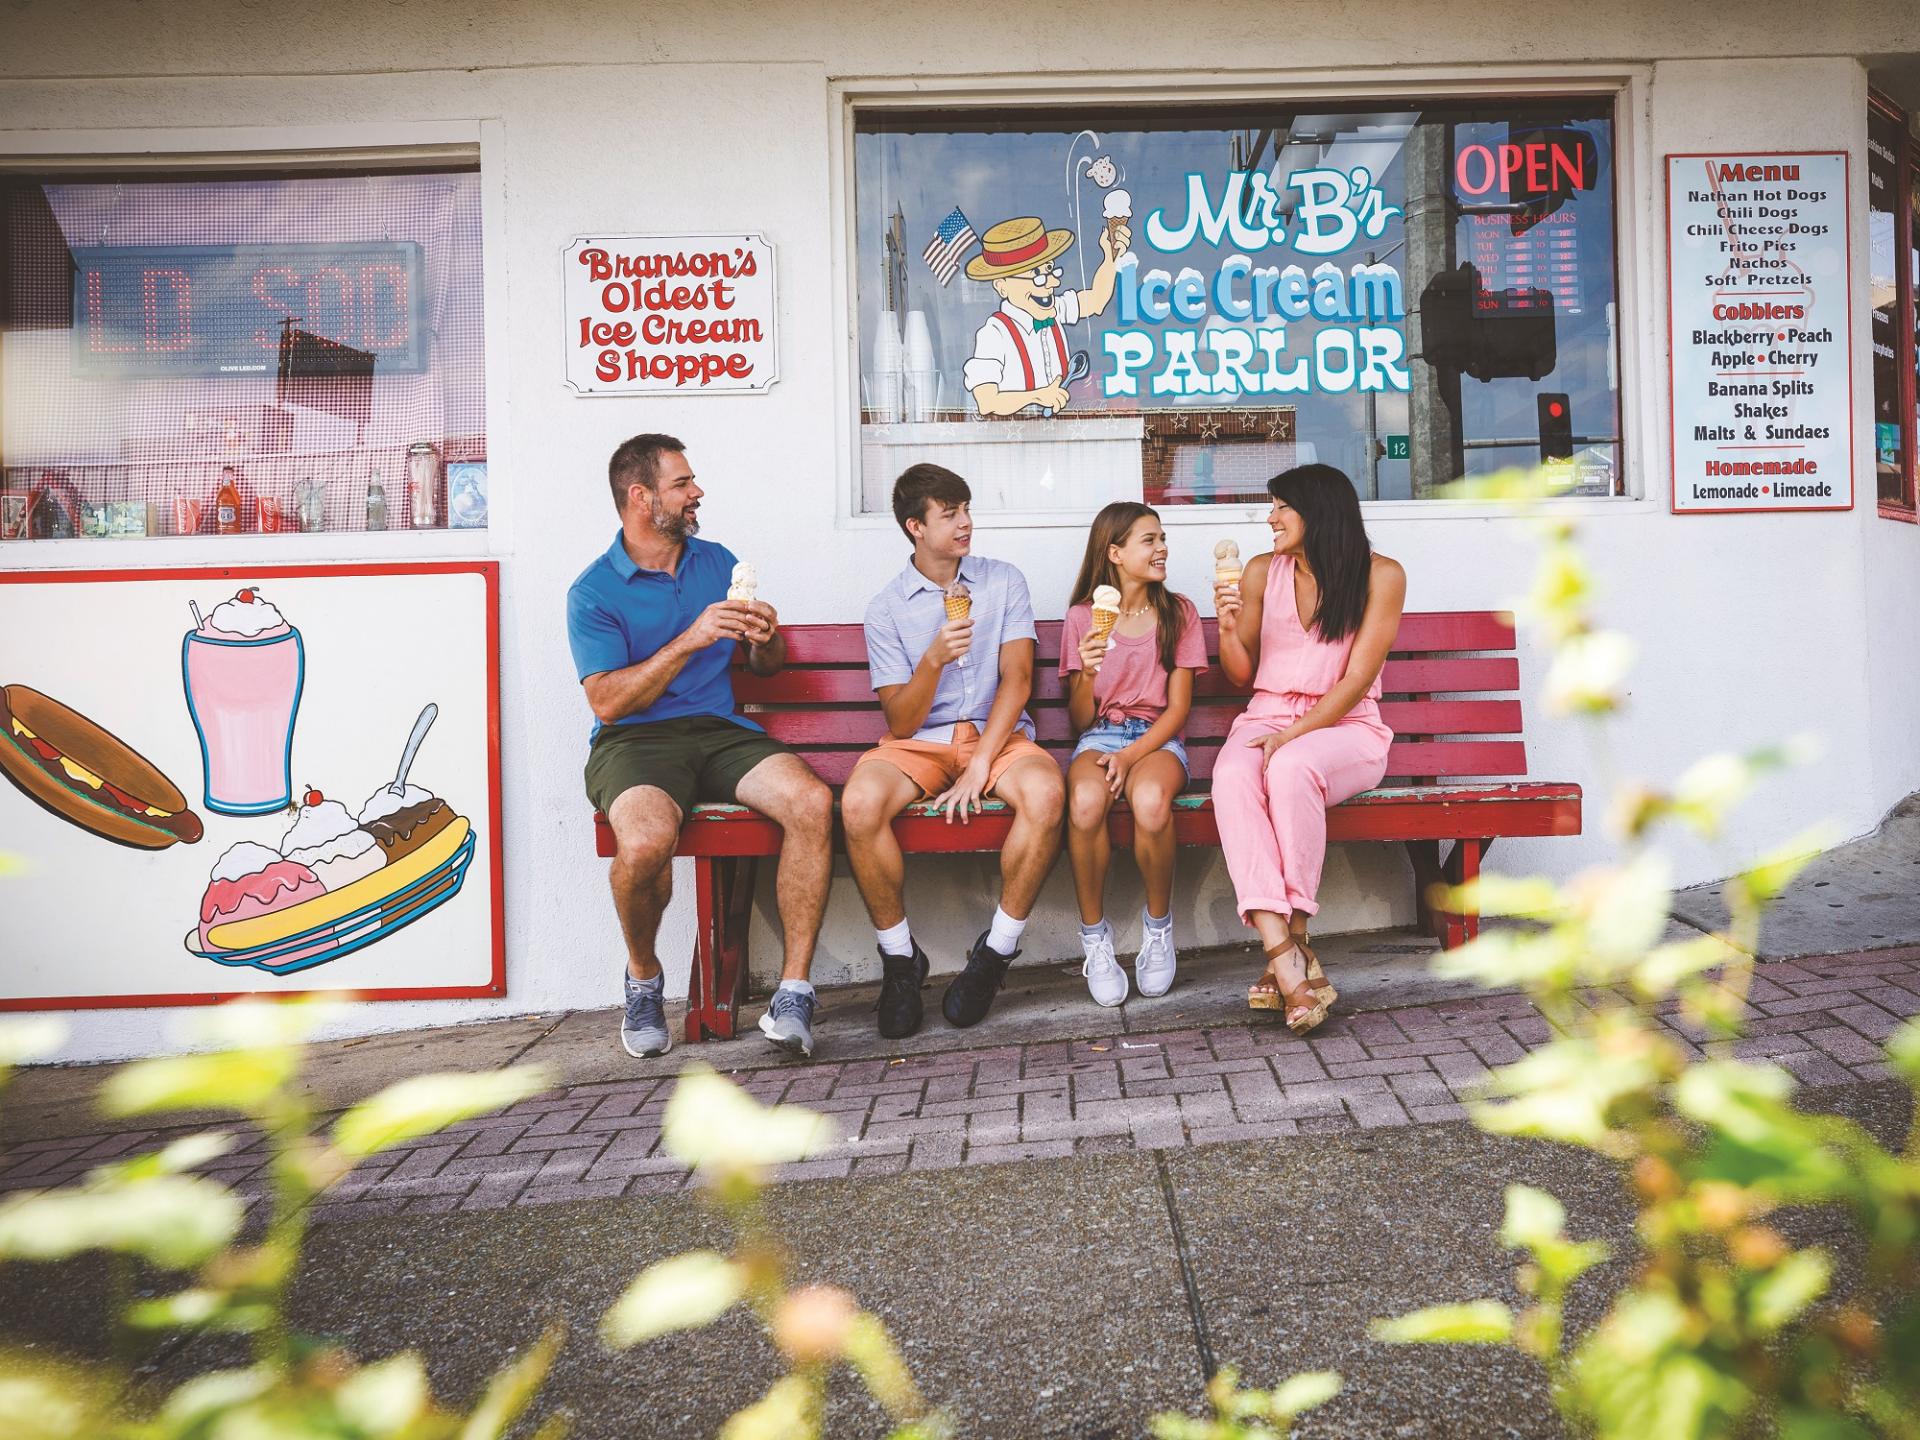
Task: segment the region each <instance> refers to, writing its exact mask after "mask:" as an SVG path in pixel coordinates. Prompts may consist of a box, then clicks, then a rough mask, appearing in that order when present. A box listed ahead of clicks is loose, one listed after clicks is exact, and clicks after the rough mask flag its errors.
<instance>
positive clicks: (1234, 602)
mask: <svg viewBox="0 0 1920 1440" xmlns="http://www.w3.org/2000/svg"><path fill="white" fill-rule="evenodd" d="M1213 613H1214V614H1215V615H1218V616H1219V617H1220V624H1221V626H1222V627H1225V626H1229V625H1232V624H1234V623H1235V622H1236V621H1238V620H1239V618H1240V585H1239V582H1238V581H1235V582H1233V583H1231V584H1230V583H1228V582H1227V581H1225V580H1216V581H1214V582H1213Z"/></svg>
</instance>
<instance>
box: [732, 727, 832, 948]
mask: <svg viewBox="0 0 1920 1440" xmlns="http://www.w3.org/2000/svg"><path fill="white" fill-rule="evenodd" d="M734 798H735V799H737V800H738V801H739V802H740V803H741V804H742V805H745V806H748V807H749V808H751V809H754V810H758V811H759V812H760V813H761V814H762V815H765V816H766V817H767V818H768V819H769V820H771V821H773V822H774V823H775V824H776V825H778V826H779V827H780V828H781V830H783V831H785V832H786V838H785V839H784V840H783V841H782V843H781V846H780V870H779V878H778V881H777V883H776V886H775V895H776V898H777V900H778V902H779V907H780V925H781V928H782V929H783V930H785V931H786V959H785V963H784V964H783V965H782V966H781V970H780V978H781V979H783V980H805V979H806V978H807V972H808V971H809V970H810V969H811V968H812V966H813V947H814V943H815V942H816V941H817V940H818V939H819V938H820V919H821V916H823V915H824V914H825V913H826V909H827V883H828V881H829V880H831V879H832V877H833V792H832V791H831V790H829V789H827V787H826V786H825V785H823V784H822V783H821V782H820V777H819V776H817V775H815V774H814V773H813V771H811V770H809V769H808V768H807V764H806V762H805V761H804V760H802V759H801V758H800V757H799V756H797V755H769V756H768V757H767V758H766V759H764V760H762V761H761V762H760V763H759V764H758V765H756V766H754V767H753V769H751V770H749V771H748V772H747V773H746V775H745V776H744V777H742V779H741V781H740V783H739V784H738V785H737V786H735V787H734Z"/></svg>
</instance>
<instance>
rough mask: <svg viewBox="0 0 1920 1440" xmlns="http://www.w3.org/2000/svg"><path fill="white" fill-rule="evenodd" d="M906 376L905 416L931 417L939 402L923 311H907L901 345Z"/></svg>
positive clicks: (928, 334) (930, 339)
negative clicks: (903, 345)
mask: <svg viewBox="0 0 1920 1440" xmlns="http://www.w3.org/2000/svg"><path fill="white" fill-rule="evenodd" d="M904 359H905V364H906V375H907V418H908V419H910V420H931V419H933V415H934V411H935V410H936V409H937V408H938V407H939V403H940V375H939V372H938V371H937V370H936V369H935V368H934V361H933V336H932V335H931V334H930V333H928V330H927V312H926V311H924V310H909V311H908V312H907V334H906V344H905V347H904Z"/></svg>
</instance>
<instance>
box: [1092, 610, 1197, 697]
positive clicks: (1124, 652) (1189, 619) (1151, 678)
mask: <svg viewBox="0 0 1920 1440" xmlns="http://www.w3.org/2000/svg"><path fill="white" fill-rule="evenodd" d="M1180 609H1181V613H1182V614H1183V615H1184V616H1185V617H1186V623H1185V624H1183V625H1182V626H1181V627H1180V638H1179V639H1178V640H1177V641H1175V642H1174V646H1173V663H1174V664H1175V665H1177V666H1179V667H1180V668H1181V669H1183V670H1191V671H1193V672H1194V673H1195V674H1196V675H1197V674H1199V673H1200V672H1201V671H1202V670H1205V669H1206V668H1207V637H1206V636H1205V635H1204V634H1203V633H1202V632H1201V629H1200V612H1199V611H1198V610H1196V609H1194V607H1193V602H1192V601H1190V600H1187V599H1186V598H1185V597H1182V598H1181V601H1180ZM1092 624H1093V606H1092V605H1090V604H1088V603H1087V602H1086V601H1084V600H1083V601H1081V602H1080V603H1079V604H1078V605H1076V606H1074V607H1073V608H1072V609H1071V610H1069V611H1067V618H1066V622H1065V624H1063V625H1062V626H1061V627H1060V674H1061V676H1062V677H1065V676H1067V675H1070V674H1072V673H1073V672H1074V671H1075V670H1078V669H1079V668H1080V642H1081V641H1082V640H1084V639H1086V638H1087V630H1088V628H1089V627H1090V626H1091V625H1092ZM1166 708H1167V671H1166V668H1165V667H1164V666H1163V665H1161V663H1160V632H1159V630H1158V629H1157V628H1155V629H1153V630H1149V631H1147V632H1146V633H1145V634H1144V635H1122V634H1121V633H1120V632H1119V631H1118V630H1115V631H1114V633H1113V647H1112V648H1111V649H1110V650H1108V651H1107V658H1106V659H1105V660H1103V661H1101V662H1100V673H1099V674H1098V675H1096V676H1095V677H1094V680H1093V713H1094V716H1095V718H1096V719H1097V720H1134V719H1139V720H1149V721H1151V720H1158V719H1159V718H1160V712H1161V711H1163V710H1165V709H1166Z"/></svg>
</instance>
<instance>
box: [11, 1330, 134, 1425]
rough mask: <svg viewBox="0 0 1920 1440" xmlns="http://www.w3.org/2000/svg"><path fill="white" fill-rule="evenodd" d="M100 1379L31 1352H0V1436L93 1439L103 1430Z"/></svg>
mask: <svg viewBox="0 0 1920 1440" xmlns="http://www.w3.org/2000/svg"><path fill="white" fill-rule="evenodd" d="M108 1403H109V1397H108V1395H107V1391H106V1386H105V1385H104V1384H103V1377H102V1376H101V1375H99V1374H98V1373H95V1372H91V1371H88V1370H85V1369H82V1368H81V1367H79V1366H77V1365H71V1364H64V1363H57V1362H51V1361H49V1360H48V1359H47V1358H46V1357H45V1356H44V1355H42V1354H39V1353H36V1352H35V1351H31V1350H11V1349H0V1435H4V1436H5V1437H6V1440H93V1437H95V1436H98V1435H101V1434H103V1433H104V1432H105V1430H106V1424H105V1412H106V1409H107V1406H108Z"/></svg>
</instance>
